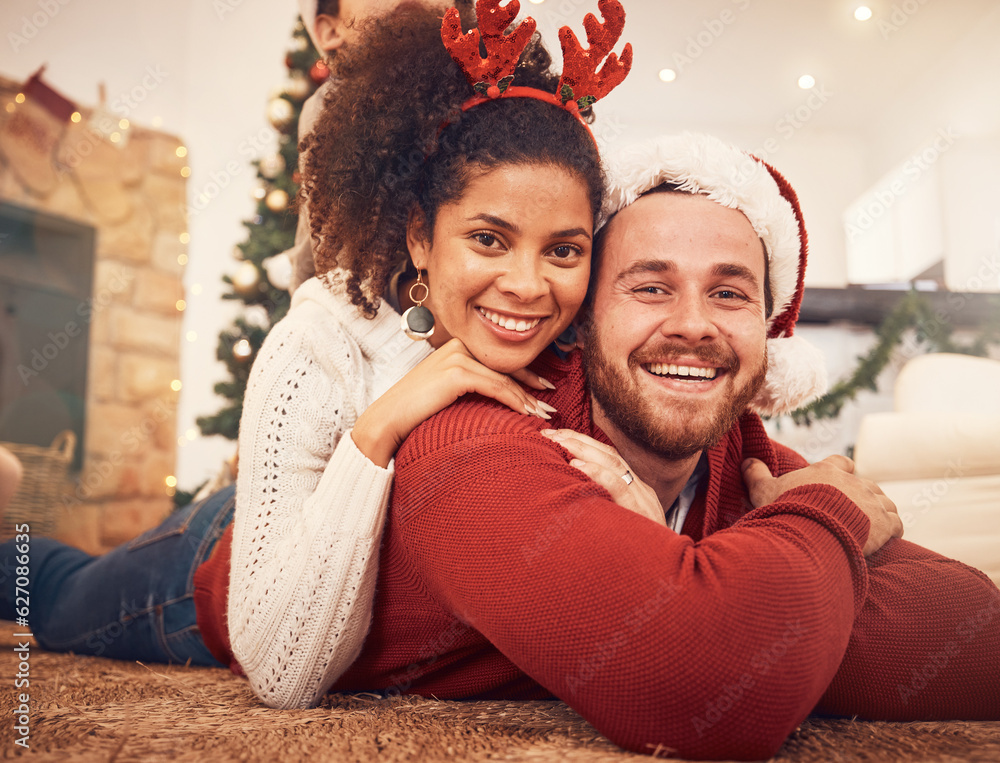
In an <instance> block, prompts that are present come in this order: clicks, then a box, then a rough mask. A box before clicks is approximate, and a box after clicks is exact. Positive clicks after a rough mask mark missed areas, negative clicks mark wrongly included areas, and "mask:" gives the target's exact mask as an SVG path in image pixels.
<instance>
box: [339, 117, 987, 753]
mask: <svg viewBox="0 0 1000 763" xmlns="http://www.w3.org/2000/svg"><path fill="white" fill-rule="evenodd" d="M610 175H611V178H612V184H613V191H612V193H611V198H610V207H609V209H608V213H609V214H610V215H613V216H612V217H611V220H610V222H608V224H607V225H606V226H605V227H604V228H603V229H602V232H601V233H600V235H599V237H598V241H597V242H596V243H595V247H594V250H595V253H594V262H593V269H592V276H591V292H592V293H591V295H590V297H589V307H588V313H587V314H586V315H585V316H584V323H585V327H584V330H583V332H582V335H583V342H584V350H583V353H582V355H583V358H582V360H581V358H580V357H579V355H577V354H574V355H573V356H571V357H570V359H569V360H568V361H560V360H558V359H555V358H554V356H548V359H547V360H546V359H543V360H541V361H539V362H538V363H537V364H536V366H535V370H537V371H538V372H539V373H541V374H542V375H543V376H544V377H546V378H547V379H549V380H551V381H553V382H554V383H555V387H556V389H555V390H554V391H552V392H551V393H547V394H546V393H539V395H540V398H542V399H544V400H545V402H546V403H549V404H550V405H552V406H554V407H555V408H556V409H557V411H558V414H554V416H553V421H552V425H554V426H558V427H561V428H560V429H558V430H542V427H544V426H546V424H545V423H544V422H539V423H534V420H533V419H531V418H529V417H525V416H517V415H515V414H512V413H511V412H510V411H509V410H506V409H503V408H502V406H499V405H498V404H496V403H494V402H493V401H490V400H486V399H484V398H476V397H473V396H467V397H465V398H462V400H460V401H459V402H457V403H456V404H454V405H452V406H451V407H449V408H448V409H446V410H444V411H442V412H441V413H439V414H438V415H437V416H435V417H433V418H431V419H430V420H428V421H427V422H425V423H424V424H423V425H422V426H420V427H419V428H418V429H416V430H415V431H414V432H413V434H412V435H411V436H410V438H409V439H408V440H407V441H406V442H405V443H404V445H403V447H402V448H401V449H400V450H399V452H398V454H397V457H396V479H395V484H394V488H393V497H392V505H391V508H390V512H389V518H388V523H387V525H386V531H385V536H384V540H383V546H382V552H381V558H380V568H379V588H378V591H377V594H376V600H375V608H374V615H373V622H372V626H371V631H370V632H369V635H368V638H367V641H366V642H365V646H364V649H363V651H362V653H361V656H360V657H359V658H358V660H357V661H356V662H355V663H354V664H353V665H352V667H351V668H350V669H349V670H348V672H347V673H346V674H345V675H344V676H343V677H342V678H341V679H340V680H339V681H338V682H337V684H335V685H334V687H333V690H334V691H338V690H357V689H369V690H370V689H379V690H383V691H387V692H391V693H400V692H411V693H417V694H423V695H427V696H429V695H433V696H435V697H437V698H439V699H446V698H466V699H468V698H481V699H489V698H507V699H542V698H545V697H551V696H553V695H554V696H556V697H558V698H560V699H562V700H564V701H565V702H567V703H568V704H569V705H570V706H571V707H573V708H574V709H575V710H576V711H577V712H579V713H580V714H581V715H582V716H583V717H584V718H585V719H586V720H587V721H589V722H590V723H591V724H593V725H594V726H595V727H596V728H597V729H598V730H599V731H601V732H602V733H604V734H605V735H606V736H607V737H609V738H610V739H611V740H612V741H614V742H616V743H617V744H619V745H621V746H622V747H625V748H627V749H629V750H634V751H637V752H645V753H648V754H654V755H671V756H677V757H682V758H697V759H762V758H767V757H770V756H772V755H773V754H774V753H775V752H776V751H777V749H778V748H779V747H780V746H781V744H782V743H783V741H784V740H785V738H786V737H787V736H788V734H790V733H791V732H792V731H793V730H794V729H795V727H796V726H797V725H798V724H799V723H800V722H801V721H802V720H803V719H804V718H805V717H806V716H807V715H809V714H810V713H811V712H820V713H828V714H834V715H846V716H858V717H862V718H869V719H883V720H939V719H968V720H977V719H979V720H987V719H988V720H996V719H1000V591H998V590H997V588H996V586H995V585H993V584H992V583H991V582H990V580H989V579H988V578H987V577H986V576H985V575H983V574H982V573H980V572H978V571H976V570H973V569H971V568H969V567H966V566H965V565H963V564H961V563H959V562H956V561H953V560H949V559H945V558H943V557H941V556H939V555H937V554H935V553H933V552H931V551H928V550H926V549H923V548H920V547H919V546H915V545H913V544H910V543H908V542H906V541H904V540H902V539H900V538H899V537H898V536H900V535H901V531H902V525H901V523H900V521H899V517H898V516H897V514H896V512H895V507H894V506H893V505H892V503H891V501H889V500H888V499H887V498H886V497H885V496H884V495H883V494H882V493H881V491H880V490H879V489H878V487H877V486H876V485H875V484H874V483H871V482H867V481H865V480H862V479H859V478H858V477H856V476H855V475H854V474H852V468H853V467H852V464H851V462H850V461H849V460H848V459H846V458H843V457H832V458H830V459H827V460H826V461H824V462H821V463H819V464H813V465H807V464H806V462H805V460H804V459H803V458H802V457H801V456H799V455H798V454H796V453H794V452H793V451H791V450H790V449H788V448H785V447H783V446H781V445H779V444H778V443H776V442H774V441H773V440H771V439H770V438H769V437H768V435H767V433H766V432H765V430H764V427H763V424H762V422H761V419H760V417H759V415H758V413H757V411H760V412H765V413H779V412H782V411H785V410H790V409H792V408H794V407H797V406H798V405H801V404H802V403H803V402H804V401H805V400H807V399H808V398H809V397H810V396H814V395H816V394H818V393H819V392H821V391H822V386H823V384H822V382H823V378H822V377H823V374H822V371H821V362H820V360H821V359H820V356H819V354H818V353H817V352H816V351H815V350H810V348H809V347H808V346H807V345H806V344H805V343H804V342H801V341H799V340H798V338H797V337H794V336H793V329H794V324H795V321H796V318H797V316H798V309H799V305H800V303H801V299H802V293H803V274H804V268H805V261H806V236H805V229H804V227H803V225H802V218H801V213H800V211H799V207H798V202H797V199H796V197H795V194H794V192H793V191H792V189H791V188H790V186H789V185H788V184H787V182H785V180H784V178H782V177H781V176H780V175H779V174H778V173H776V172H774V171H773V170H771V168H769V167H768V166H767V165H765V164H763V163H761V162H759V161H756V160H754V159H752V158H750V157H748V156H747V155H745V154H743V153H742V152H741V151H739V150H737V149H735V148H733V147H731V146H728V145H726V144H724V143H722V142H721V141H718V140H716V139H713V138H709V137H706V136H691V135H685V136H679V137H671V138H661V139H659V140H657V141H653V142H652V143H649V144H646V145H643V146H641V147H638V148H636V149H634V150H632V151H630V152H626V153H625V154H624V155H623V156H622V157H620V158H619V160H618V161H617V162H613V163H612V166H611V170H610ZM544 357H545V356H543V358H544Z"/></svg>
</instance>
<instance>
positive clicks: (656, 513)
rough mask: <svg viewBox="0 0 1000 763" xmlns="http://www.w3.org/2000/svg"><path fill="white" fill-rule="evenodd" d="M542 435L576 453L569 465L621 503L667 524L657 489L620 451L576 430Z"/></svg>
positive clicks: (544, 432)
mask: <svg viewBox="0 0 1000 763" xmlns="http://www.w3.org/2000/svg"><path fill="white" fill-rule="evenodd" d="M542 434H543V435H545V436H546V437H548V438H549V439H550V440H552V441H553V442H557V443H559V444H560V445H562V446H563V447H564V448H565V449H566V450H568V451H569V452H570V453H571V454H572V455H573V456H574V458H573V460H572V461H570V462H569V465H570V466H573V467H576V468H577V469H579V470H580V471H581V472H583V473H584V474H586V475H587V476H588V477H590V479H592V480H593V481H594V482H596V483H597V484H598V485H600V486H601V487H603V488H604V489H605V490H607V491H608V492H609V493H611V497H612V498H613V499H614V501H615V503H617V504H618V505H619V506H621V507H623V508H626V509H629V510H630V511H634V512H635V513H636V514H641V515H642V516H644V517H647V518H648V519H652V520H653V521H654V522H656V523H657V524H660V525H663V526H664V527H666V526H667V518H666V514H664V511H663V507H662V506H660V499H659V498H657V497H656V492H655V491H654V490H653V488H651V487H650V486H649V485H647V484H646V483H645V482H643V481H642V480H641V479H639V478H638V477H636V476H635V475H634V474H632V471H631V469H629V466H628V464H627V463H625V459H623V458H622V457H621V456H620V455H618V451H617V450H615V449H614V448H612V447H611V446H610V445H605V444H604V443H603V442H598V441H597V440H595V439H594V438H593V437H588V436H587V435H585V434H580V433H579V432H574V431H573V430H572V429H543V430H542ZM626 475H628V476H630V477H631V481H630V482H626V481H625V476H626Z"/></svg>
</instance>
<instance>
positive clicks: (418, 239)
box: [406, 207, 431, 270]
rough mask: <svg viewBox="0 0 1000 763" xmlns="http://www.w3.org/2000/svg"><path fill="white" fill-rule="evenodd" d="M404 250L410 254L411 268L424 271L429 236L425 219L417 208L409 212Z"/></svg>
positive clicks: (429, 242) (427, 257)
mask: <svg viewBox="0 0 1000 763" xmlns="http://www.w3.org/2000/svg"><path fill="white" fill-rule="evenodd" d="M406 248H407V250H409V252H410V259H411V260H412V261H413V267H415V268H416V269H417V270H426V269H427V261H428V259H429V258H430V257H429V255H430V250H431V236H430V231H428V230H427V218H426V217H425V216H424V213H423V211H422V210H421V209H420V208H419V207H415V208H414V209H412V210H410V217H409V219H408V220H407V221H406Z"/></svg>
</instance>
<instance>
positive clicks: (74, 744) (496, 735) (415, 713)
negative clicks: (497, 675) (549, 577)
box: [0, 621, 1000, 763]
mask: <svg viewBox="0 0 1000 763" xmlns="http://www.w3.org/2000/svg"><path fill="white" fill-rule="evenodd" d="M19 630H20V629H18V628H17V627H16V626H15V625H13V624H12V623H5V622H2V621H0V682H2V684H3V685H4V688H3V690H2V691H0V718H2V721H0V750H2V753H0V754H2V756H3V757H4V758H7V757H14V756H15V755H18V754H19V753H25V752H27V756H28V759H30V760H38V761H76V760H79V761H116V762H117V763H125V762H126V761H143V762H145V761H161V760H181V761H185V760H191V761H194V760H197V761H203V760H205V761H216V760H240V761H275V760H278V761H283V760H316V761H380V762H381V761H387V762H389V763H395V762H397V761H398V762H399V763H402V762H403V761H407V762H409V761H452V760H458V761H532V762H535V761H570V763H576V762H579V763H605V762H607V763H612V762H613V763H618V762H620V761H625V760H633V761H648V760H650V758H649V757H647V756H643V755H633V754H630V753H627V752H623V751H622V750H620V749H619V748H617V747H615V746H614V745H613V744H611V743H610V742H608V741H607V740H606V739H605V738H604V737H602V736H601V735H600V734H599V733H598V732H597V731H595V730H594V728H593V727H591V726H590V725H588V724H587V723H586V722H585V721H584V720H583V719H582V718H580V716H578V715H577V714H576V713H574V712H573V711H572V710H570V709H569V708H568V707H567V706H566V705H564V704H563V703H561V702H439V701H436V700H433V699H420V698H417V697H399V698H395V699H380V698H378V697H376V696H374V695H331V696H330V697H329V698H328V699H327V701H326V702H325V703H324V704H323V706H321V707H318V708H314V709H312V710H290V711H278V710H270V709H268V708H265V707H263V706H261V705H260V703H259V702H257V700H256V699H255V698H254V696H253V694H252V693H251V691H250V689H249V688H248V687H247V684H246V682H245V681H244V680H242V679H240V678H237V677H236V676H233V675H232V674H230V673H229V672H227V671H224V670H213V669H207V668H185V667H181V666H165V665H155V664H150V665H141V664H138V663H134V662H118V661H115V660H107V659H102V658H99V657H77V656H74V655H69V654H52V653H49V652H44V651H42V650H41V649H39V648H37V647H34V645H33V647H32V649H31V653H30V682H31V683H30V686H29V687H28V688H27V689H24V688H22V689H16V688H15V687H14V681H15V680H16V678H15V676H16V673H17V672H18V665H19V659H18V657H17V655H16V654H15V652H14V645H15V643H16V640H15V639H14V638H12V636H11V634H13V633H15V632H19ZM25 691H26V692H27V693H29V694H30V716H29V728H30V737H29V739H30V745H31V747H30V751H24V750H22V749H21V748H20V747H18V746H16V745H15V744H14V740H15V739H16V738H17V732H15V731H14V728H13V727H14V725H15V723H16V720H15V719H16V718H17V710H18V697H17V695H18V694H19V693H20V692H25ZM774 760H775V761H794V762H795V763H821V762H822V763H827V762H829V761H844V762H845V763H846V762H847V761H872V762H877V763H888V762H889V761H949V762H950V761H983V763H985V762H986V761H991V762H994V761H1000V723H904V724H900V723H861V722H852V721H833V720H818V719H817V720H813V719H810V720H808V721H806V722H805V723H803V724H802V726H801V727H800V728H799V729H798V730H797V731H796V732H795V733H794V734H792V736H791V737H790V738H789V739H788V741H787V742H786V743H785V745H784V747H782V749H781V751H780V752H779V754H778V755H777V757H776V758H774Z"/></svg>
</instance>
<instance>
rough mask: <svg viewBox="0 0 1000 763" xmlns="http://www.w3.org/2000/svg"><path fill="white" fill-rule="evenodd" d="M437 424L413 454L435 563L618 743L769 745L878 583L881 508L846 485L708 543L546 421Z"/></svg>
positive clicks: (420, 551) (465, 614)
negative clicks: (575, 450)
mask: <svg viewBox="0 0 1000 763" xmlns="http://www.w3.org/2000/svg"><path fill="white" fill-rule="evenodd" d="M430 432H431V433H430V434H429V433H428V430H427V429H425V430H418V432H417V433H416V435H415V436H414V437H413V438H411V440H410V441H408V443H407V444H406V445H405V446H404V449H403V450H402V451H401V452H400V456H399V459H398V461H397V468H398V472H397V481H396V485H395V498H394V512H396V520H395V521H396V522H397V527H398V532H400V533H401V536H402V540H403V543H404V544H405V545H406V547H407V549H408V552H409V555H410V558H411V560H412V562H413V564H414V566H415V570H416V572H417V574H418V575H419V576H420V577H421V578H422V579H423V582H424V584H425V585H426V587H427V589H428V590H429V591H430V593H431V594H432V595H433V596H434V597H435V598H436V599H437V600H438V601H439V602H440V603H441V604H442V606H444V607H445V608H446V609H447V610H448V611H450V612H452V613H453V614H454V615H456V616H457V617H459V618H460V619H461V620H463V621H464V622H467V623H469V624H470V625H472V626H473V627H474V628H476V629H477V630H479V632H481V633H482V634H483V635H484V636H485V637H486V638H488V639H489V640H490V641H491V642H492V643H493V644H494V645H495V646H496V647H497V648H498V649H499V650H500V651H501V652H503V653H504V654H505V655H506V656H507V657H508V658H509V659H511V660H512V661H513V662H514V663H515V664H516V665H517V666H518V667H520V668H521V669H522V670H524V671H525V672H526V673H527V674H528V675H530V676H531V677H532V678H534V679H535V680H536V681H538V682H539V683H540V684H542V685H543V686H545V687H546V688H547V689H548V690H549V691H551V692H552V693H554V694H555V695H556V696H558V697H560V698H561V699H563V700H565V701H566V702H567V703H569V704H570V705H571V706H572V707H573V708H574V709H576V710H577V711H578V712H580V713H581V715H583V716H584V717H585V718H586V719H587V720H588V721H590V722H591V723H592V724H594V726H595V727H596V728H598V729H599V730H600V731H601V732H602V733H604V734H606V735H607V736H608V737H609V738H610V739H611V740H612V741H614V742H616V743H617V744H619V745H621V746H622V747H625V748H627V749H631V750H635V751H638V752H645V753H653V752H655V751H656V750H657V749H659V750H660V751H661V754H662V753H663V752H665V751H666V750H668V749H669V750H673V751H675V752H676V753H677V754H679V755H681V756H685V757H690V758H743V759H760V758H766V757H769V756H771V755H772V754H773V753H774V752H775V751H776V750H777V749H778V747H779V746H780V745H781V743H782V742H783V741H784V739H785V738H786V736H787V735H788V734H789V733H790V732H791V731H792V730H793V729H794V728H795V726H796V725H797V724H798V723H800V722H801V721H802V719H803V718H805V717H806V715H808V713H809V711H810V710H811V709H812V708H813V707H814V706H815V704H816V702H817V701H818V700H819V698H820V697H821V696H822V694H823V692H824V690H825V689H826V687H827V685H828V684H829V682H830V680H831V679H832V678H833V676H834V674H835V672H836V670H837V667H838V666H839V664H840V660H841V657H842V655H843V651H844V649H845V648H846V646H847V642H848V638H849V636H850V631H851V624H852V622H853V621H854V618H855V614H856V607H859V606H860V602H861V601H862V600H863V598H864V588H865V585H866V581H865V565H864V560H863V558H862V556H861V550H860V548H861V544H863V543H864V541H865V538H866V537H867V534H868V521H867V519H866V518H865V516H864V515H863V514H862V513H861V512H860V511H859V510H858V509H857V508H856V507H855V506H854V505H853V504H851V503H850V502H849V501H847V500H846V499H845V498H844V496H843V495H842V494H841V493H839V492H838V491H836V490H830V489H824V488H817V487H815V486H813V487H811V488H797V489H795V490H792V491H790V492H789V493H788V494H786V496H784V497H783V501H782V502H781V503H778V504H774V505H771V506H768V507H764V508H762V509H758V510H756V511H754V512H751V513H750V514H748V515H747V516H746V517H745V518H744V519H743V520H741V521H740V522H739V523H738V525H737V526H734V527H733V528H730V529H728V530H725V531H722V532H719V533H716V534H715V535H712V536H711V537H709V538H707V539H705V540H704V541H702V542H700V543H697V544H696V543H694V542H693V541H692V540H691V539H690V538H686V537H682V536H679V535H677V534H675V533H673V532H671V531H670V530H668V529H667V528H665V527H661V526H658V525H656V524H655V523H653V522H651V521H650V520H648V519H645V518H643V517H640V516H638V515H636V514H634V513H633V512H630V511H628V510H626V509H623V508H621V507H619V506H617V505H615V504H614V503H613V502H612V501H611V500H610V499H609V496H608V494H607V493H606V492H604V491H603V490H601V489H600V488H598V487H597V486H596V485H594V484H593V483H592V482H590V481H589V480H587V479H586V478H585V477H584V476H583V475H582V474H581V473H580V472H579V471H577V470H576V469H573V468H572V467H570V466H568V465H567V464H566V463H565V459H564V455H563V453H562V451H561V450H560V449H559V448H558V447H557V446H555V445H554V444H553V443H551V442H549V441H547V440H544V438H542V437H541V436H540V435H538V434H536V433H534V432H511V433H507V434H500V435H491V436H481V437H473V438H469V439H461V438H460V437H455V438H452V439H451V443H452V444H450V445H447V446H445V447H438V444H439V443H440V442H441V439H440V438H441V434H442V433H441V432H440V431H437V432H435V430H430ZM445 439H448V437H447V435H446V436H445Z"/></svg>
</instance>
